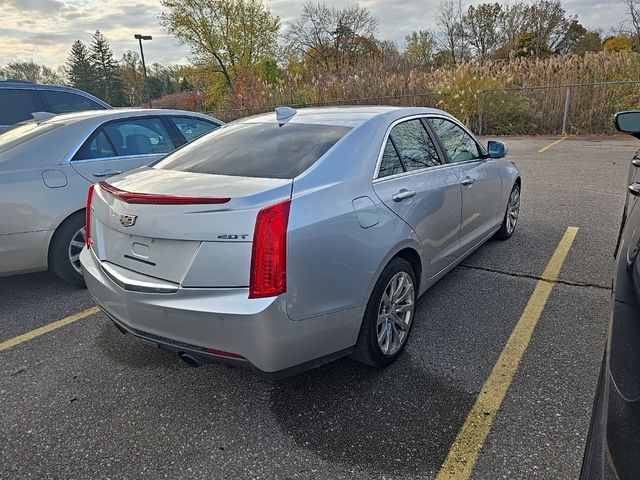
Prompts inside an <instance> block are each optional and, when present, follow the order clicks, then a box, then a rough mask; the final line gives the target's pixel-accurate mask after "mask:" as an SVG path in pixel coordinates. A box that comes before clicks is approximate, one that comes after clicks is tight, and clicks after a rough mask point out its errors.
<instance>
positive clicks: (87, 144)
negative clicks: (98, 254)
mask: <svg viewBox="0 0 640 480" xmlns="http://www.w3.org/2000/svg"><path fill="white" fill-rule="evenodd" d="M221 124H222V122H220V121H219V120H216V119H214V118H212V117H209V116H207V115H202V114H198V113H193V112H184V111H180V110H140V109H135V110H134V109H127V110H100V111H97V110H96V111H86V112H78V113H70V114H63V115H55V116H53V115H51V117H50V118H48V119H46V120H39V121H38V120H33V121H30V122H27V123H25V124H22V125H18V126H16V127H14V128H13V129H11V130H8V131H6V132H5V133H3V134H2V135H0V276H1V275H11V274H15V273H26V272H34V271H39V270H46V269H47V268H49V269H50V270H52V271H53V272H54V273H55V274H56V275H58V276H59V277H61V278H63V279H64V280H66V281H68V282H69V283H72V284H74V285H78V286H82V285H84V279H83V277H82V273H81V271H80V269H81V267H80V261H79V259H78V257H79V255H80V251H81V250H82V248H83V247H84V243H85V233H84V232H85V230H84V225H85V206H86V198H87V190H88V189H89V185H91V183H93V182H95V181H98V180H100V179H104V178H106V177H109V176H111V175H115V174H118V173H122V172H124V171H126V170H130V169H133V168H137V167H140V166H143V165H146V164H147V163H149V162H152V161H155V160H158V159H159V158H161V157H163V156H164V155H166V154H167V153H168V152H171V151H173V150H175V149H176V148H177V147H180V146H181V145H184V144H185V143H187V142H188V141H190V140H193V139H194V138H197V137H198V136H200V135H202V134H204V133H207V132H210V131H211V130H213V129H215V128H218V127H219V126H220V125H221Z"/></svg>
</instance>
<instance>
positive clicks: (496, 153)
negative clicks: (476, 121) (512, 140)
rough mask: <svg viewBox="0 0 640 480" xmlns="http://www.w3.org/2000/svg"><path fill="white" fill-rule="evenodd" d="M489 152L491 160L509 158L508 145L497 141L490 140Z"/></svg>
mask: <svg viewBox="0 0 640 480" xmlns="http://www.w3.org/2000/svg"><path fill="white" fill-rule="evenodd" d="M487 151H488V152H489V158H504V157H506V156H507V152H508V151H509V150H508V149H507V145H506V144H505V143H503V142H499V141H497V140H489V142H488V143H487Z"/></svg>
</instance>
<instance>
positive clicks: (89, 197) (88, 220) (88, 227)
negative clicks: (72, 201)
mask: <svg viewBox="0 0 640 480" xmlns="http://www.w3.org/2000/svg"><path fill="white" fill-rule="evenodd" d="M95 187H96V186H95V184H92V185H91V186H90V187H89V193H87V212H86V217H85V221H86V227H85V228H86V230H87V234H86V242H87V248H91V202H92V201H93V190H94V189H95Z"/></svg>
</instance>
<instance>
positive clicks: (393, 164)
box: [378, 139, 404, 177]
mask: <svg viewBox="0 0 640 480" xmlns="http://www.w3.org/2000/svg"><path fill="white" fill-rule="evenodd" d="M402 172H404V168H402V162H401V161H400V157H399V156H398V152H397V151H396V147H394V146H393V143H391V139H389V140H387V144H386V145H385V147H384V153H383V154H382V162H380V173H378V176H379V177H388V176H389V175H396V174H398V173H402Z"/></svg>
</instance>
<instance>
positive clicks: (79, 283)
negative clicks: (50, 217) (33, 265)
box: [49, 210, 86, 288]
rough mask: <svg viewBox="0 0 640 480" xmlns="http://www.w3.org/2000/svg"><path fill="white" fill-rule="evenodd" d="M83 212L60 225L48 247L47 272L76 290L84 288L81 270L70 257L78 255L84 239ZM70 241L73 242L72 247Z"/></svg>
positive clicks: (77, 213)
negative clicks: (76, 288)
mask: <svg viewBox="0 0 640 480" xmlns="http://www.w3.org/2000/svg"><path fill="white" fill-rule="evenodd" d="M85 221H86V219H85V212H84V210H81V211H79V212H76V213H74V214H73V215H71V216H70V217H69V218H67V219H66V220H65V221H64V222H62V223H61V224H60V226H59V227H58V229H57V230H56V231H55V233H54V234H53V238H52V239H51V245H50V247H49V270H50V271H51V272H52V273H53V274H54V275H55V276H57V277H58V278H60V279H62V280H64V281H65V282H67V283H68V284H70V285H73V286H74V287H78V288H85V283H84V277H83V276H82V270H81V268H80V270H78V269H77V267H78V266H79V261H78V263H77V265H76V266H74V265H73V264H72V262H71V255H74V258H75V255H80V252H81V251H82V248H83V246H81V245H80V244H81V243H82V241H84V240H82V241H81V239H84V237H85V233H86V230H85ZM72 241H73V242H74V243H73V245H72Z"/></svg>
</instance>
